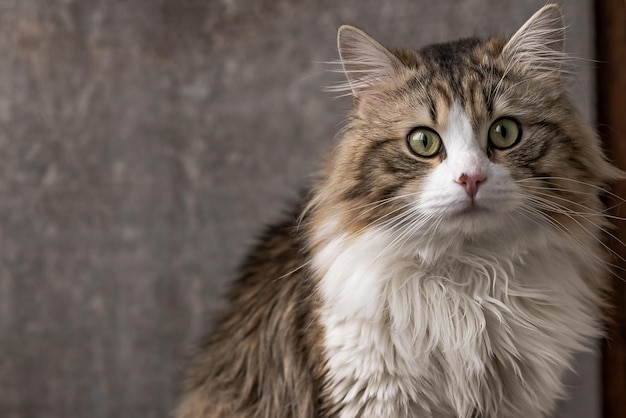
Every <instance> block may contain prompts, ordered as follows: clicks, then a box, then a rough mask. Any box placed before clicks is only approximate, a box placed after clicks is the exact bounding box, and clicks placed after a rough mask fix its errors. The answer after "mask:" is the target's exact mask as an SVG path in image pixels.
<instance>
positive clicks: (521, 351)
mask: <svg viewBox="0 0 626 418" xmlns="http://www.w3.org/2000/svg"><path fill="white" fill-rule="evenodd" d="M447 126H448V127H447V130H446V131H444V132H442V133H441V136H442V140H443V141H444V144H445V146H446V151H447V153H448V159H446V160H445V161H444V162H443V163H442V164H440V165H439V166H438V167H437V168H436V169H434V170H433V172H432V173H431V175H430V176H429V177H428V178H427V179H426V181H425V182H424V185H423V190H422V192H421V194H420V196H419V197H418V198H417V199H416V201H415V202H413V205H412V208H411V210H413V211H414V213H415V221H414V222H413V223H411V224H409V225H408V226H406V225H405V226H402V227H389V226H387V227H385V228H380V227H371V228H370V229H368V230H366V231H365V232H362V233H360V234H359V235H353V236H349V235H342V236H336V235H334V234H333V233H332V231H333V229H334V228H333V226H334V225H336V222H337V221H336V220H332V219H330V220H328V221H327V224H326V225H325V226H321V227H320V228H319V230H318V234H319V235H318V237H317V239H318V242H323V243H324V244H323V245H322V246H321V247H320V248H321V249H320V250H319V251H318V252H317V253H316V254H315V256H314V268H315V269H316V270H317V272H318V273H319V274H320V276H321V277H322V279H321V281H320V283H319V290H320V292H321V294H322V299H323V306H322V308H321V311H320V318H321V321H322V324H323V325H324V327H325V330H326V337H325V342H324V344H325V352H326V359H327V364H328V368H329V373H328V376H327V382H326V385H327V387H328V389H329V390H330V393H331V394H332V397H333V399H334V401H335V402H336V403H337V404H340V405H342V406H343V409H342V412H341V414H340V416H342V417H346V418H347V417H356V416H362V417H377V418H385V417H394V418H397V417H422V416H428V417H468V418H470V417H472V416H473V414H474V413H476V412H479V413H480V414H481V416H485V417H507V418H508V417H524V418H529V417H539V416H543V415H544V414H546V413H548V412H549V411H551V409H552V408H553V406H554V402H555V400H556V399H558V398H559V397H560V396H562V394H563V386H562V383H561V377H562V374H563V372H564V370H565V369H567V368H568V367H569V365H570V362H571V358H572V354H573V352H574V351H576V350H581V349H584V346H583V343H584V341H585V339H587V338H589V337H596V336H598V331H597V330H598V324H597V323H596V320H595V318H597V317H598V312H597V308H596V307H597V306H599V305H600V301H599V296H598V295H597V293H596V292H595V290H594V289H592V288H591V287H590V286H589V285H588V284H587V282H586V281H585V280H584V279H583V277H582V275H581V271H582V270H583V269H590V270H593V271H595V270H597V269H598V265H599V261H598V260H597V258H595V257H594V256H593V255H591V254H590V252H589V251H588V250H587V249H585V248H584V246H581V245H579V244H580V241H578V242H576V240H575V239H573V238H572V237H568V236H567V234H565V233H564V232H563V231H559V230H556V229H555V228H553V227H552V226H551V225H550V223H549V222H548V221H546V220H545V219H541V218H532V217H528V216H526V217H522V216H518V215H519V213H517V212H516V210H517V209H518V207H519V206H520V205H521V202H522V201H523V195H522V194H521V193H520V190H519V188H518V187H517V185H516V184H515V183H514V182H513V180H512V179H511V178H510V176H509V175H508V173H507V172H506V170H505V169H504V168H502V167H499V166H497V165H495V164H493V163H492V162H491V161H489V160H488V159H487V158H486V157H485V156H484V151H482V148H481V144H480V143H479V142H478V141H477V140H476V139H474V137H473V134H472V131H471V127H470V125H469V122H468V121H467V118H466V117H465V116H464V115H463V112H462V110H461V108H460V106H458V105H455V106H453V107H452V109H451V112H450V120H449V123H448V125H447ZM470 170H482V171H481V173H482V174H484V175H485V176H486V178H487V180H486V181H485V182H484V183H483V184H481V186H480V189H479V191H478V193H477V194H476V198H475V205H474V206H471V205H470V203H471V202H470V203H468V199H469V197H468V196H467V194H466V193H465V192H464V190H463V188H462V187H460V186H459V184H456V183H455V182H454V179H455V178H457V177H458V176H459V175H460V173H461V172H466V171H470ZM455 176H456V177H455Z"/></svg>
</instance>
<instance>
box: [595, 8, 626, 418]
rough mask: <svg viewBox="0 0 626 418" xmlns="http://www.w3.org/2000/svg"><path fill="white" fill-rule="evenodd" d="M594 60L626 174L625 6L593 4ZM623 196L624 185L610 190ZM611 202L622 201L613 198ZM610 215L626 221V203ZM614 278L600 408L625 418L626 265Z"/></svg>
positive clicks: (613, 150)
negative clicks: (595, 50) (594, 26)
mask: <svg viewBox="0 0 626 418" xmlns="http://www.w3.org/2000/svg"><path fill="white" fill-rule="evenodd" d="M596 30H597V36H596V42H597V57H598V72H597V75H598V78H597V80H598V82H597V92H598V122H599V124H600V131H601V134H602V135H603V137H604V138H605V140H606V141H607V147H608V148H609V150H610V156H611V158H612V159H613V160H614V161H615V163H616V165H617V166H619V167H620V168H621V169H623V170H626V2H624V0H597V1H596ZM613 191H614V192H615V194H617V195H618V196H620V197H621V198H622V199H624V198H626V182H620V183H619V184H616V185H615V187H614V190H613ZM613 201H614V203H615V204H619V203H620V201H619V200H617V199H613ZM614 213H615V214H616V215H618V216H621V217H626V205H625V204H620V205H619V206H617V207H616V209H615V211H614ZM616 236H617V238H618V239H619V240H620V241H621V242H622V243H626V222H623V221H620V222H617V233H616ZM612 244H613V248H614V250H615V251H616V252H617V253H618V254H619V255H620V257H621V258H622V259H626V246H624V245H623V244H620V243H618V242H617V241H615V240H614V242H613V243H612ZM617 264H618V266H619V267H618V269H616V271H615V273H616V276H615V277H614V280H613V295H612V299H613V300H612V303H613V306H614V308H615V309H614V311H613V316H612V318H611V321H610V322H609V324H608V331H609V335H608V338H607V340H606V341H605V342H604V350H603V376H604V378H603V386H604V397H603V407H604V416H605V417H606V418H625V417H626V261H619V260H618V262H617Z"/></svg>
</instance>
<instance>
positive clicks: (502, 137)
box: [489, 118, 522, 149]
mask: <svg viewBox="0 0 626 418" xmlns="http://www.w3.org/2000/svg"><path fill="white" fill-rule="evenodd" d="M521 136H522V127H521V125H520V123H519V122H518V121H516V120H515V119H513V118H500V119H498V120H496V121H495V122H494V123H492V124H491V127H490V128H489V143H490V144H491V145H492V146H493V147H494V148H497V149H507V148H511V147H512V146H513V145H515V144H517V141H519V139H520V137H521Z"/></svg>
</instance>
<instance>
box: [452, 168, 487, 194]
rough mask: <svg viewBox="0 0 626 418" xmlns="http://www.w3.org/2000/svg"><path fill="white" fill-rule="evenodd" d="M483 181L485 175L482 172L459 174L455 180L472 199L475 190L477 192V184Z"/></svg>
mask: <svg viewBox="0 0 626 418" xmlns="http://www.w3.org/2000/svg"><path fill="white" fill-rule="evenodd" d="M484 181H485V176H483V175H482V174H469V175H468V174H465V173H463V174H461V176H460V177H459V178H458V180H456V182H457V183H459V184H460V185H461V186H463V187H464V188H465V191H466V192H467V194H468V195H469V197H471V198H472V199H473V198H474V196H476V192H478V185H480V183H482V182H484Z"/></svg>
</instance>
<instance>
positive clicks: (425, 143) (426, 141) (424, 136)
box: [419, 132, 428, 149]
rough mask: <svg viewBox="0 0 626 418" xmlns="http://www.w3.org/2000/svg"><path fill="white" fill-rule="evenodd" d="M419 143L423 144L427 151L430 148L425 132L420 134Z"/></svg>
mask: <svg viewBox="0 0 626 418" xmlns="http://www.w3.org/2000/svg"><path fill="white" fill-rule="evenodd" d="M419 141H421V142H422V145H424V148H425V149H426V148H428V136H426V135H425V134H424V133H423V132H420V133H419Z"/></svg>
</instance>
